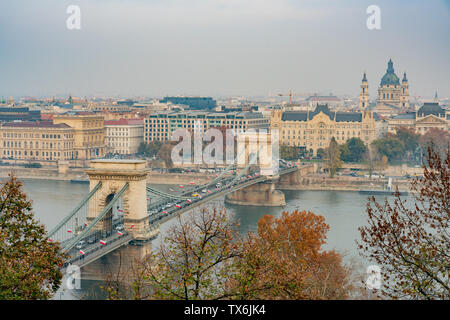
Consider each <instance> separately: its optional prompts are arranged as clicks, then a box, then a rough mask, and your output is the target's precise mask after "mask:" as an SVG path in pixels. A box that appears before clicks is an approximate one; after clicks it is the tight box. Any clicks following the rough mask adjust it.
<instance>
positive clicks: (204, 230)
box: [145, 209, 240, 300]
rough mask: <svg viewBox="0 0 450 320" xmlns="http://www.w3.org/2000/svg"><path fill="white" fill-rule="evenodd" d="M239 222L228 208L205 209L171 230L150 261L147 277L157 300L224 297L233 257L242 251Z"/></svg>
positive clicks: (228, 295) (179, 219) (192, 214)
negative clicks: (227, 210)
mask: <svg viewBox="0 0 450 320" xmlns="http://www.w3.org/2000/svg"><path fill="white" fill-rule="evenodd" d="M236 227H237V225H236V223H233V222H231V220H230V219H228V218H227V216H226V212H225V210H216V209H213V210H212V211H209V210H207V209H202V210H200V212H195V213H194V212H191V213H190V214H189V215H188V217H187V220H185V221H183V220H182V219H181V217H178V223H177V224H176V225H175V226H173V227H172V228H171V229H170V230H169V231H168V235H169V236H168V237H166V238H165V239H164V242H163V243H162V244H161V246H160V247H159V250H158V252H156V253H155V254H154V255H153V256H152V257H151V258H150V259H149V260H148V261H147V263H148V268H147V269H146V270H147V272H146V274H145V279H146V280H147V283H148V285H150V286H152V287H153V288H154V297H155V298H157V299H182V300H197V299H223V298H227V297H230V296H231V295H230V293H229V292H227V290H225V289H226V287H227V286H226V283H227V282H228V278H229V275H230V273H231V272H232V270H233V259H234V258H235V257H237V256H238V255H239V254H240V251H239V244H238V241H237V239H236V235H235V233H236V232H237V228H236Z"/></svg>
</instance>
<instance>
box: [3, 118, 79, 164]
mask: <svg viewBox="0 0 450 320" xmlns="http://www.w3.org/2000/svg"><path fill="white" fill-rule="evenodd" d="M74 145H75V131H74V129H73V128H71V127H70V126H68V125H67V124H64V123H60V124H53V123H52V122H46V121H44V122H41V121H36V122H29V121H21V122H7V123H4V124H2V125H1V126H0V156H1V158H2V159H9V160H19V161H20V160H24V161H29V162H33V161H36V162H41V161H42V162H47V161H50V162H51V161H58V160H71V159H74V152H73V148H74Z"/></svg>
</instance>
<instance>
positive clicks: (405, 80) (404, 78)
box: [402, 72, 408, 82]
mask: <svg viewBox="0 0 450 320" xmlns="http://www.w3.org/2000/svg"><path fill="white" fill-rule="evenodd" d="M402 82H408V79H407V78H406V72H404V73H403V80H402Z"/></svg>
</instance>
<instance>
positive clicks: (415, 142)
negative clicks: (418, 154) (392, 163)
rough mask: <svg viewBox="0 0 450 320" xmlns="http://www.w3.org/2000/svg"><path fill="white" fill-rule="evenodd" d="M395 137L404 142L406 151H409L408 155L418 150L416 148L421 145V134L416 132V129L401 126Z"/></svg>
mask: <svg viewBox="0 0 450 320" xmlns="http://www.w3.org/2000/svg"><path fill="white" fill-rule="evenodd" d="M395 137H396V138H398V139H399V140H400V141H401V142H403V145H404V146H405V151H406V152H407V153H408V155H411V154H413V153H414V151H416V148H417V147H418V146H419V138H420V135H419V134H416V133H415V131H414V129H408V128H406V127H399V128H397V132H396V135H395Z"/></svg>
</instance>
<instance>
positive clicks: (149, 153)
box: [138, 141, 163, 157]
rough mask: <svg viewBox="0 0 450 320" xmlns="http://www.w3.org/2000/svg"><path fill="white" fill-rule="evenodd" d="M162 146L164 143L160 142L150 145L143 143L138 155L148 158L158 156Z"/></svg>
mask: <svg viewBox="0 0 450 320" xmlns="http://www.w3.org/2000/svg"><path fill="white" fill-rule="evenodd" d="M162 145H163V143H162V142H160V141H151V142H149V143H145V142H141V143H140V144H139V148H138V154H141V155H143V156H146V157H153V156H156V154H157V153H158V151H159V149H161V146H162Z"/></svg>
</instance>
